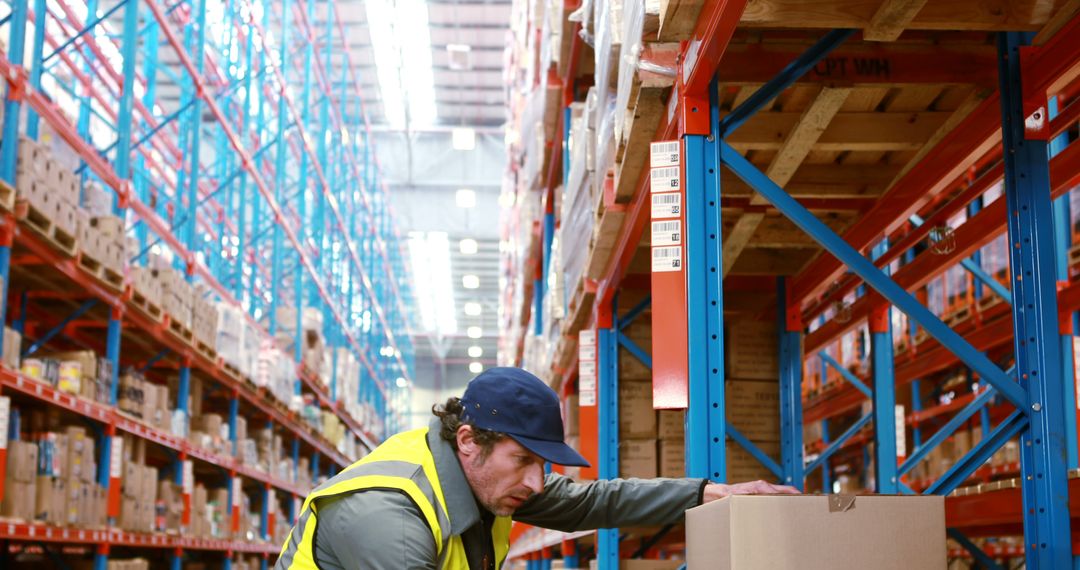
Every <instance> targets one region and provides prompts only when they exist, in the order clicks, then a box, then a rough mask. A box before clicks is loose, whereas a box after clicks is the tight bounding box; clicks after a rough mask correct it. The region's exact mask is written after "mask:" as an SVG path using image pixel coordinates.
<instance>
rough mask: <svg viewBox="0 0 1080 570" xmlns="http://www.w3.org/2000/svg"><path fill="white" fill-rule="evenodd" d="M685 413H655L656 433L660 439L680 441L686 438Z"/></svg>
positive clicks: (673, 411)
mask: <svg viewBox="0 0 1080 570" xmlns="http://www.w3.org/2000/svg"><path fill="white" fill-rule="evenodd" d="M685 417H686V413H685V412H683V411H682V410H660V411H658V412H656V428H657V429H656V431H657V435H658V436H659V438H660V439H664V440H679V441H682V440H683V439H684V438H685V437H686V421H685V419H684V418H685Z"/></svg>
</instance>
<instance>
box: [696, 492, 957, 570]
mask: <svg viewBox="0 0 1080 570" xmlns="http://www.w3.org/2000/svg"><path fill="white" fill-rule="evenodd" d="M836 497H839V499H837V498H836ZM686 559H687V564H688V568H692V569H693V568H714V569H717V570H730V569H736V570H766V569H767V570H774V569H776V568H799V569H800V570H865V569H867V568H873V569H874V570H908V569H910V568H919V569H920V570H934V569H939V570H944V569H945V567H946V566H945V565H946V552H945V501H944V498H943V497H939V496H884V495H861V496H853V495H846V496H845V495H840V496H836V495H834V496H828V495H801V496H765V495H737V496H732V497H726V498H724V499H721V500H719V501H713V502H711V503H709V504H706V505H702V506H700V507H695V508H693V509H690V510H688V511H686Z"/></svg>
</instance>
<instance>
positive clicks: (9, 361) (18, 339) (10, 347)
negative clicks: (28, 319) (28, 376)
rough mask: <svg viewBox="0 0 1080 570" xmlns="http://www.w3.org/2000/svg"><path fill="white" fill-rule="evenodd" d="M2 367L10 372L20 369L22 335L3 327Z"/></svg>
mask: <svg viewBox="0 0 1080 570" xmlns="http://www.w3.org/2000/svg"><path fill="white" fill-rule="evenodd" d="M3 351H4V352H3V359H4V365H6V366H7V367H8V368H10V369H11V370H18V369H19V367H20V362H19V361H20V354H22V335H20V334H19V333H18V331H16V330H15V329H13V328H10V327H4V348H3Z"/></svg>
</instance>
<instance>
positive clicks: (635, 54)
mask: <svg viewBox="0 0 1080 570" xmlns="http://www.w3.org/2000/svg"><path fill="white" fill-rule="evenodd" d="M659 9H660V7H659V5H658V4H657V5H656V10H657V12H659ZM622 24H623V28H622V38H623V42H622V45H621V46H619V59H618V68H617V70H616V73H618V79H617V80H616V88H615V108H616V109H617V111H616V112H617V113H618V114H619V115H625V114H626V113H627V112H628V111H629V109H630V107H631V106H632V105H633V104H634V102H633V101H631V100H630V96H631V95H632V93H631V91H633V87H634V76H636V75H637V66H638V60H639V59H640V57H641V48H642V33H643V32H644V27H645V0H623V21H622ZM625 125H626V121H625V120H623V117H622V116H617V117H616V120H615V141H616V144H619V143H621V142H622V140H623V131H624V130H625V128H624V127H625Z"/></svg>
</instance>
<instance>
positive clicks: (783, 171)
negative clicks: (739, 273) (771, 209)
mask: <svg viewBox="0 0 1080 570" xmlns="http://www.w3.org/2000/svg"><path fill="white" fill-rule="evenodd" d="M849 93H851V88H850V87H839V88H837V87H824V88H822V89H821V91H820V92H818V94H817V97H816V98H815V99H814V102H813V103H811V104H810V106H809V107H808V108H807V109H806V111H804V112H803V113H802V114H801V115H800V116H799V118H798V122H797V123H796V124H795V125H794V127H793V128H792V129H790V131H789V132H788V134H787V138H786V139H785V140H784V143H783V145H782V146H781V147H780V151H779V152H778V153H777V155H776V156H775V157H774V158H773V160H772V163H771V164H769V168H768V169H766V171H765V174H766V175H767V176H768V177H769V178H770V179H772V181H773V182H775V183H776V184H777V185H779V186H780V187H784V186H785V185H787V183H788V181H790V180H791V177H792V176H793V175H794V174H795V171H796V169H797V168H798V167H799V165H800V164H802V161H803V159H805V158H806V155H807V154H808V153H809V152H810V149H811V148H813V146H814V144H815V143H817V141H818V139H819V138H820V137H821V136H822V134H823V133H824V132H825V129H826V127H827V126H828V125H829V123H830V122H831V121H832V120H833V117H835V116H836V113H837V111H839V110H840V107H841V106H843V104H844V99H846V98H847V96H848V94H849ZM772 114H773V115H780V114H781V113H772ZM792 114H794V113H792ZM759 115H760V113H759ZM751 120H753V119H751ZM746 126H749V122H747V125H746ZM746 126H744V127H743V128H746ZM741 130H742V129H740V131H741ZM740 131H736V134H737V133H739V132H740ZM751 203H759V204H764V203H765V201H764V200H763V199H761V197H760V196H758V195H755V196H754V198H753V199H751ZM763 218H764V214H759V213H754V214H746V215H744V216H743V217H742V218H740V219H739V220H738V221H737V222H736V223H735V227H734V228H732V231H731V233H730V234H729V235H728V238H727V239H726V240H723V269H724V272H723V274H722V275H723V276H727V274H728V272H730V271H731V269H732V268H733V267H735V264H736V262H737V261H738V259H739V257H740V256H741V255H742V252H743V251H744V250H745V249H746V247H747V245H749V243H750V240H751V238H752V237H753V236H754V234H755V233H756V231H757V228H758V225H760V224H761V222H762V219H763Z"/></svg>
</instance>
